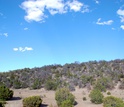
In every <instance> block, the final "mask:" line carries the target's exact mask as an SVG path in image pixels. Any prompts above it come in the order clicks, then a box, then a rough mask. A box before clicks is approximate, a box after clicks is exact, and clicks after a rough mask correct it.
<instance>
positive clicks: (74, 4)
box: [67, 0, 83, 12]
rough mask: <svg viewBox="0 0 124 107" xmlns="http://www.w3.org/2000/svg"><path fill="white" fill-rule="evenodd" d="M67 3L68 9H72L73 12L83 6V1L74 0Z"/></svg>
mask: <svg viewBox="0 0 124 107" xmlns="http://www.w3.org/2000/svg"><path fill="white" fill-rule="evenodd" d="M67 5H68V6H69V8H70V10H73V11H75V12H77V11H80V10H81V7H82V6H83V3H81V2H79V1H77V0H74V1H73V2H70V1H69V2H68V3H67Z"/></svg>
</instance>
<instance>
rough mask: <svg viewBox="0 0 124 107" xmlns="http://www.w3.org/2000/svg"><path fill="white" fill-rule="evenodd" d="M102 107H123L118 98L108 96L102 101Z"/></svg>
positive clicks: (123, 104)
mask: <svg viewBox="0 0 124 107" xmlns="http://www.w3.org/2000/svg"><path fill="white" fill-rule="evenodd" d="M103 107H124V102H123V100H122V99H120V98H116V97H113V96H108V97H106V98H104V100H103Z"/></svg>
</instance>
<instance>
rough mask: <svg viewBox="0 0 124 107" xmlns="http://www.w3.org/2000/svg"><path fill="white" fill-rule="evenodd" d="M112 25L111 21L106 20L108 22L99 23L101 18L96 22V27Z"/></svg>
mask: <svg viewBox="0 0 124 107" xmlns="http://www.w3.org/2000/svg"><path fill="white" fill-rule="evenodd" d="M112 23H113V20H108V21H103V22H102V21H101V18H99V19H98V20H97V22H96V24H98V25H111V24H112Z"/></svg>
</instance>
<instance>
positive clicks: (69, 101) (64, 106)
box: [55, 88, 75, 107]
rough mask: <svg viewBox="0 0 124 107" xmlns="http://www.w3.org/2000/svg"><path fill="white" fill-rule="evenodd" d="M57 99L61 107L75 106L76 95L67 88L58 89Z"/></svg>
mask: <svg viewBox="0 0 124 107" xmlns="http://www.w3.org/2000/svg"><path fill="white" fill-rule="evenodd" d="M55 99H56V101H57V105H58V106H59V107H73V105H74V104H75V97H74V95H73V94H72V93H70V91H69V90H68V89H67V88H61V89H58V90H57V91H56V93H55Z"/></svg>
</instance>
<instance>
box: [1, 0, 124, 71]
mask: <svg viewBox="0 0 124 107" xmlns="http://www.w3.org/2000/svg"><path fill="white" fill-rule="evenodd" d="M114 59H124V0H0V71H1V72H4V71H10V70H16V69H23V68H33V67H41V66H44V65H51V64H61V65H63V64H66V63H74V62H75V61H78V62H87V61H94V60H96V61H99V60H106V61H109V60H114Z"/></svg>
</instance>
